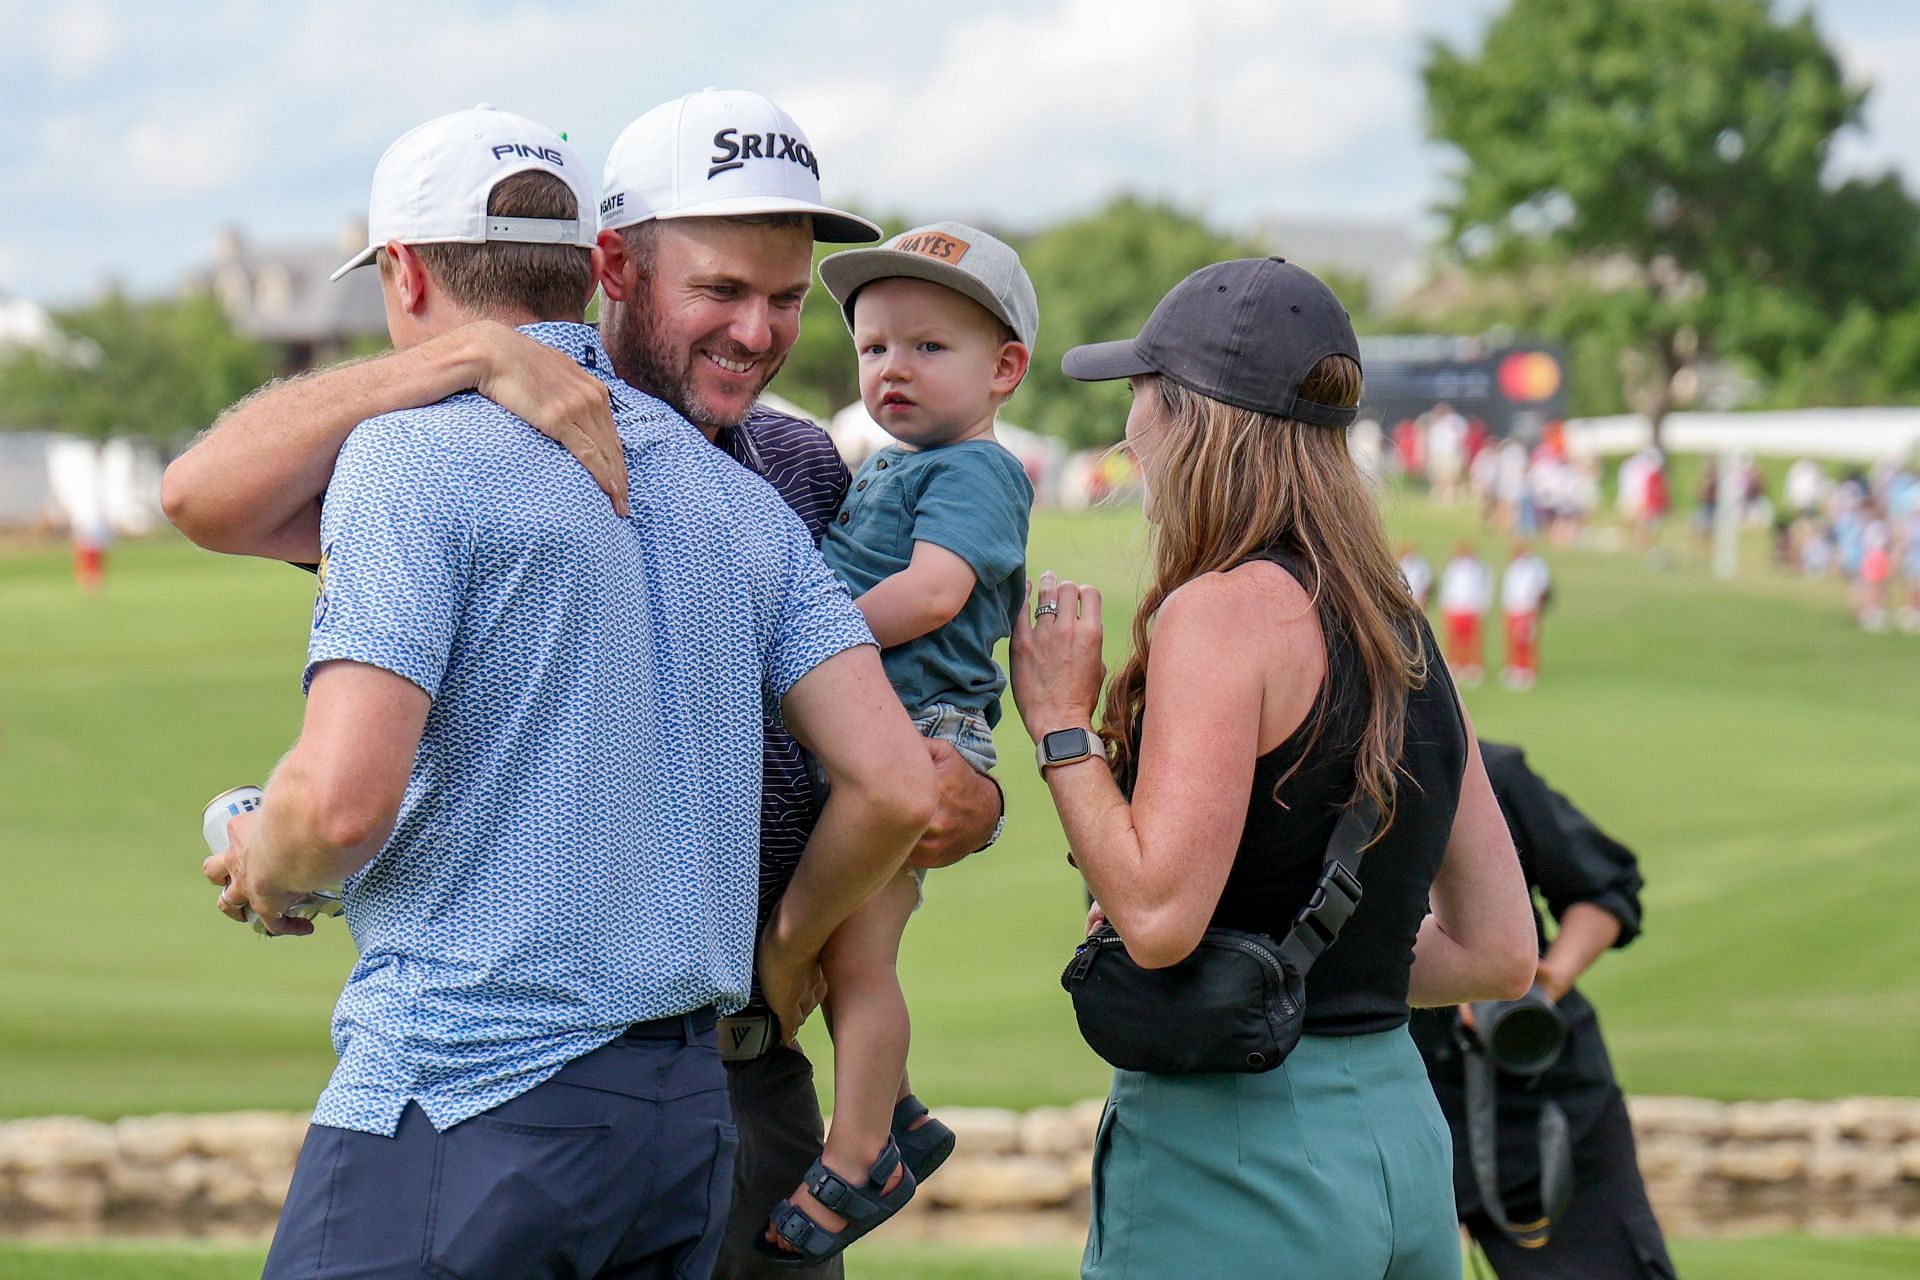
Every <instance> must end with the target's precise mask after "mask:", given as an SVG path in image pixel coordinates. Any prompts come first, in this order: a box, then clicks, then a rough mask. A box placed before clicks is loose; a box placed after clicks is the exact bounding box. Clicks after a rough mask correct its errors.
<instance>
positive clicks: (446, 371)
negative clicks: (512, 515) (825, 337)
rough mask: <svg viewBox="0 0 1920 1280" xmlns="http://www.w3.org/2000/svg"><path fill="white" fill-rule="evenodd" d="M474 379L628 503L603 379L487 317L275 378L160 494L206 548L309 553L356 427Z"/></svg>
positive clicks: (175, 471)
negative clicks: (363, 356) (369, 355)
mask: <svg viewBox="0 0 1920 1280" xmlns="http://www.w3.org/2000/svg"><path fill="white" fill-rule="evenodd" d="M470 389H471V390H478V391H480V393H481V394H483V395H485V396H487V397H488V398H489V399H491V400H494V401H496V402H497V403H499V404H500V405H501V406H502V407H504V408H506V409H507V410H509V411H510V412H512V413H514V414H515V415H517V416H519V417H521V418H523V419H525V420H526V421H528V422H530V423H532V424H533V425H534V426H536V427H537V428H539V429H540V430H541V431H542V432H543V433H545V434H546V435H548V436H551V437H552V438H554V439H556V440H558V441H559V442H560V443H561V444H563V445H565V446H566V447H567V449H568V450H569V451H570V452H571V453H573V454H574V456H575V457H577V458H579V459H580V460H581V461H582V462H583V463H584V464H585V465H586V466H587V468H588V470H589V471H591V472H592V473H593V475H594V478H595V480H597V481H598V482H599V483H600V486H601V488H602V489H604V490H605V491H606V492H607V493H608V495H609V496H610V497H612V498H613V500H614V504H615V508H616V509H617V510H620V511H621V513H622V514H625V503H626V483H627V473H626V463H625V459H624V456H623V454H622V452H621V450H620V447H619V432H618V431H617V429H616V428H615V427H614V424H613V416H612V410H611V409H610V408H609V406H608V402H607V389H606V384H605V383H603V382H601V381H600V380H599V379H597V378H595V377H593V376H592V375H591V374H588V373H586V372H585V371H583V370H581V369H580V368H579V367H578V366H577V365H575V364H574V362H573V361H572V360H571V359H570V358H569V357H567V356H566V355H564V354H563V353H561V352H557V351H554V350H553V349H552V348H550V347H546V346H543V345H542V344H540V343H538V342H535V341H533V340H532V339H530V338H527V337H525V336H523V335H521V334H518V333H516V332H514V331H513V330H512V329H509V328H507V327H506V326H504V325H500V324H494V323H492V322H488V321H479V322H476V323H473V324H467V325H463V326H461V327H460V328H458V329H455V330H453V331H452V332H450V333H446V334H442V335H441V336H439V337H437V338H433V339H430V340H429V341H426V342H422V343H420V344H419V345H418V346H414V347H411V348H409V349H407V350H405V351H399V352H395V353H393V354H391V355H387V356H381V357H378V358H376V359H370V360H361V361H356V362H354V363H350V364H345V365H338V366H335V367H333V368H331V369H325V370H322V371H319V372H317V373H313V374H308V375H305V376H302V377H298V378H290V379H286V380H283V381H279V382H271V383H268V384H267V385H266V386H265V387H263V388H261V389H260V390H259V391H256V392H254V393H253V394H252V395H250V396H248V397H247V398H246V399H244V400H242V401H240V403H238V404H236V405H234V406H233V407H232V408H231V409H228V410H227V411H226V412H225V413H223V414H221V415H220V418H219V420H218V421H217V422H215V423H214V424H213V426H212V427H211V428H210V429H209V430H208V431H207V432H205V433H204V434H203V435H202V436H201V437H200V439H199V440H197V441H195V442H194V444H193V446H192V447H191V448H190V449H188V450H187V451H186V452H185V453H183V454H181V455H180V456H179V457H178V458H175V459H174V460H173V463H172V465H170V466H169V467H168V468H167V474H166V478H165V479H164V480H163V481H162V483H161V490H160V503H161V506H162V507H163V508H164V509H165V511H166V513H167V518H168V519H169V520H171V521H173V523H174V525H175V526H176V527H177V528H179V530H180V531H181V532H182V533H184V534H186V535H187V537H189V538H191V539H192V540H193V541H195V542H197V543H199V544H200V545H201V546H203V547H205V548H207V549H208V550H209V551H224V552H228V553H230V554H233V555H253V556H265V557H268V558H270V559H276V560H293V561H298V562H301V563H312V562H313V561H316V560H318V559H319V558H320V496H321V495H322V494H324V493H325V492H326V489H327V482H328V480H329V478H330V477H331V476H332V474H333V466H334V459H335V458H336V457H337V456H338V455H339V452H340V447H341V445H342V444H343V443H345V441H346V439H347V437H348V436H349V435H350V434H351V433H352V431H353V429H354V427H356V426H358V425H359V424H360V423H361V422H364V421H366V420H367V419H369V418H375V417H379V416H381V415H382V414H387V413H392V412H394V411H396V410H399V409H412V408H418V407H420V406H422V405H429V404H434V403H437V402H438V401H441V400H444V399H446V398H447V397H448V396H450V395H454V394H457V393H458V392H461V391H466V390H470Z"/></svg>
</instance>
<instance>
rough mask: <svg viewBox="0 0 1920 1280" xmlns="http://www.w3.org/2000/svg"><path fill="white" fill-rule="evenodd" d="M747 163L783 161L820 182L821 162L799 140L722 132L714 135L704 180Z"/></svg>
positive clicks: (811, 150) (784, 136)
mask: <svg viewBox="0 0 1920 1280" xmlns="http://www.w3.org/2000/svg"><path fill="white" fill-rule="evenodd" d="M749 160H786V161H788V162H790V163H792V164H797V165H799V166H800V167H801V168H803V169H805V170H806V171H807V172H809V173H811V174H812V175H813V177H814V181H816V182H818V181H819V180H820V162H819V161H818V160H816V159H815V158H814V154H813V148H811V147H809V146H808V145H807V144H806V143H804V142H802V141H800V139H798V138H796V137H794V136H792V135H791V134H786V133H741V132H740V131H739V130H738V129H722V130H721V131H720V132H718V133H716V134H714V135H713V156H712V158H711V159H710V160H709V161H708V163H709V164H710V165H711V166H712V168H710V169H708V170H707V177H709V178H712V177H714V176H715V175H716V174H722V173H725V172H726V171H727V170H729V169H738V168H740V167H742V166H743V165H745V164H746V163H747V161H749Z"/></svg>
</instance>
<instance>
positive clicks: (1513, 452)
mask: <svg viewBox="0 0 1920 1280" xmlns="http://www.w3.org/2000/svg"><path fill="white" fill-rule="evenodd" d="M1530 466H1531V462H1530V460H1529V458H1528V456H1527V446H1525V445H1524V444H1521V443H1520V442H1519V441H1518V440H1515V439H1513V438H1511V437H1509V438H1508V439H1507V440H1506V442H1505V443H1503V444H1502V445H1501V446H1500V449H1499V465H1498V468H1497V469H1496V470H1495V472H1494V479H1493V508H1494V518H1493V527H1494V528H1496V529H1498V530H1500V532H1502V533H1514V532H1521V533H1528V532H1531V531H1532V529H1531V526H1532V523H1533V517H1532V513H1531V512H1530V511H1529V510H1528V509H1527V471H1528V469H1529V467H1530Z"/></svg>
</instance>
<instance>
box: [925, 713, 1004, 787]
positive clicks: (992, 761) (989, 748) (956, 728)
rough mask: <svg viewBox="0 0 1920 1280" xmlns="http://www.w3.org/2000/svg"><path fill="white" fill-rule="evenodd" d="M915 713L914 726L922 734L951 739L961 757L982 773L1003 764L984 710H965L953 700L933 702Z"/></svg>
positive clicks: (946, 739) (928, 736)
mask: <svg viewBox="0 0 1920 1280" xmlns="http://www.w3.org/2000/svg"><path fill="white" fill-rule="evenodd" d="M912 714H913V727H914V728H916V729H918V730H919V731H920V736H921V737H923V738H939V739H940V740H941V741H943V742H951V743H952V744H953V749H954V750H955V751H958V752H959V753H960V758H961V759H962V760H965V761H966V762H967V763H968V764H970V765H972V766H973V767H974V768H976V769H978V770H979V771H980V772H981V773H990V772H992V770H993V766H994V765H996V764H998V763H1000V756H999V753H998V752H996V751H995V750H994V748H993V730H992V729H989V728H988V727H987V717H986V716H985V715H983V714H982V713H980V712H978V711H964V710H962V709H961V708H959V707H956V706H954V705H952V704H951V703H946V702H934V703H930V704H928V705H927V706H924V707H922V708H920V709H919V710H918V711H915V712H913V713H912Z"/></svg>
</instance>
